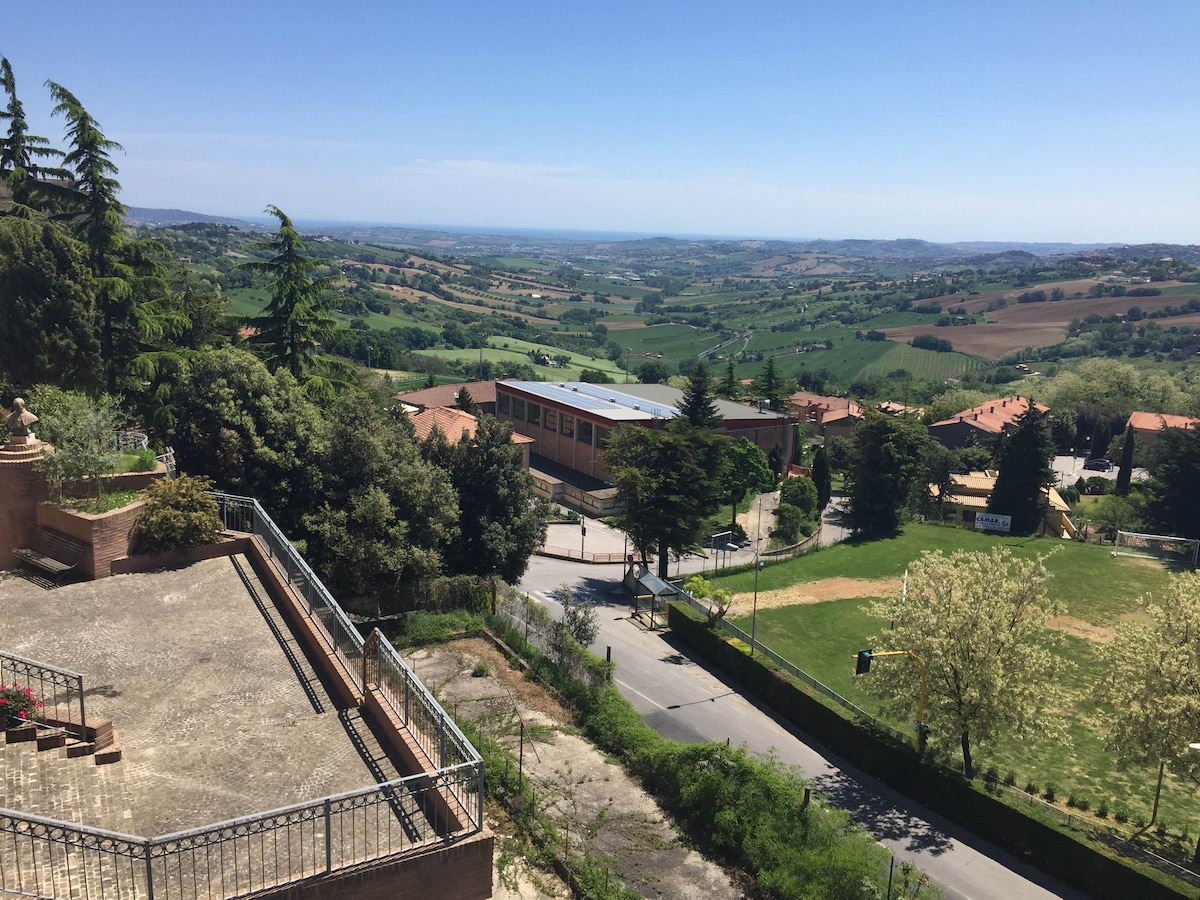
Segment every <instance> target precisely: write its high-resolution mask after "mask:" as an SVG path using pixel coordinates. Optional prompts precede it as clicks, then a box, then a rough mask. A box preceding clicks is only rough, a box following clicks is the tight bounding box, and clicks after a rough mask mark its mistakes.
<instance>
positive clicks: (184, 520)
mask: <svg viewBox="0 0 1200 900" xmlns="http://www.w3.org/2000/svg"><path fill="white" fill-rule="evenodd" d="M211 487H212V481H211V480H209V479H208V478H205V477H204V476H196V477H191V476H187V475H184V476H181V477H179V478H175V479H163V480H161V481H156V482H155V483H154V484H152V485H151V486H150V487H149V488H148V489H147V490H146V507H145V509H143V510H142V513H141V515H139V516H138V518H137V522H136V523H135V525H134V552H135V553H145V554H155V553H163V552H165V551H167V550H184V549H186V548H188V547H199V546H201V545H202V544H211V543H213V542H214V541H216V539H217V535H218V534H220V532H221V527H222V526H221V516H220V514H219V513H218V511H217V501H216V500H214V499H213V498H212V497H210V496H209V495H208V494H207V493H206V491H208V490H209V489H210V488H211Z"/></svg>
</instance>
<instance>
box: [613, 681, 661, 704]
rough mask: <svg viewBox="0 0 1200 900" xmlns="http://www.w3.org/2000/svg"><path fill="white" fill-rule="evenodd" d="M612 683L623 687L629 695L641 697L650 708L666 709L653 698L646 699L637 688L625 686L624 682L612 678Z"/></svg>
mask: <svg viewBox="0 0 1200 900" xmlns="http://www.w3.org/2000/svg"><path fill="white" fill-rule="evenodd" d="M613 681H614V682H615V683H617V684H619V685H620V686H621V687H623V688H624V689H625V690H627V691H629V692H630V693H631V694H637V695H638V696H639V697H641V698H642V699H643V700H645V701H646V702H647V703H649V704H650V705H651V706H657V707H658V708H659V709H666V707H665V706H663V705H662V704H661V703H659V702H658V701H657V700H655V699H654V698H653V697H647V696H646V695H645V694H643V693H642V692H641V691H639V690H638V689H637V688H635V687H630V686H629V685H628V684H626V683H625V682H624V681H621V680H620V679H619V678H614V679H613Z"/></svg>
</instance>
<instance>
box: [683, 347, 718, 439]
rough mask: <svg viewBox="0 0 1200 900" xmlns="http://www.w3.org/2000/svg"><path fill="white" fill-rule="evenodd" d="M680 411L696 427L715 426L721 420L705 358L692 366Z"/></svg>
mask: <svg viewBox="0 0 1200 900" xmlns="http://www.w3.org/2000/svg"><path fill="white" fill-rule="evenodd" d="M679 413H680V415H682V416H683V418H685V419H687V421H688V423H689V424H690V425H692V427H694V428H715V427H716V426H717V425H718V424H720V422H721V414H720V413H719V412H717V405H716V404H715V403H714V402H713V399H712V384H711V378H710V375H709V370H708V363H706V362H705V361H704V360H700V361H699V362H697V363H696V365H694V366H693V367H692V374H691V376H690V377H689V378H688V386H687V387H686V388H685V389H684V391H683V400H681V401H680V403H679Z"/></svg>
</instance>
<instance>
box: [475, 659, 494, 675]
mask: <svg viewBox="0 0 1200 900" xmlns="http://www.w3.org/2000/svg"><path fill="white" fill-rule="evenodd" d="M491 674H492V665H491V663H489V662H488V661H487V660H486V659H481V660H479V662H477V663H475V668H473V669H472V670H471V677H472V678H487V677H488V676H489V675H491Z"/></svg>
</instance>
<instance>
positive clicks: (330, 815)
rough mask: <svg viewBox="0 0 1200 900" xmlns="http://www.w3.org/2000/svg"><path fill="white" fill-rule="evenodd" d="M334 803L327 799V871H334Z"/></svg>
mask: <svg viewBox="0 0 1200 900" xmlns="http://www.w3.org/2000/svg"><path fill="white" fill-rule="evenodd" d="M332 805H333V804H332V803H331V802H330V800H329V798H328V797H326V798H325V871H326V872H332V871H333V821H332V819H333V812H332V810H331V807H332Z"/></svg>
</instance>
